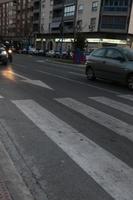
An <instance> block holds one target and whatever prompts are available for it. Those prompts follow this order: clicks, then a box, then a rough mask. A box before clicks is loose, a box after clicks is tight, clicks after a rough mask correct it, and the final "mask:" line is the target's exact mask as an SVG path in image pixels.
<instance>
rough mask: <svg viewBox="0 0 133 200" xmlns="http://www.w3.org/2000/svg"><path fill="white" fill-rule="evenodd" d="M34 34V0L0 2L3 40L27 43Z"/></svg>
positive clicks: (0, 24)
mask: <svg viewBox="0 0 133 200" xmlns="http://www.w3.org/2000/svg"><path fill="white" fill-rule="evenodd" d="M32 32H33V1H32V0H1V1H0V37H1V39H2V40H12V41H14V42H21V43H23V42H26V40H29V39H30V37H31V35H32Z"/></svg>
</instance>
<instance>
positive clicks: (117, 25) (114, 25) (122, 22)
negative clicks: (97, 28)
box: [101, 16, 127, 30]
mask: <svg viewBox="0 0 133 200" xmlns="http://www.w3.org/2000/svg"><path fill="white" fill-rule="evenodd" d="M126 24H127V17H126V16H103V17H102V23H101V28H103V29H124V30H125V29H126Z"/></svg>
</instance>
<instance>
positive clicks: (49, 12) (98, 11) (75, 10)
mask: <svg viewBox="0 0 133 200" xmlns="http://www.w3.org/2000/svg"><path fill="white" fill-rule="evenodd" d="M41 8H42V12H41V16H40V18H41V31H40V32H41V34H38V38H37V40H38V41H41V40H43V41H45V40H46V48H47V47H48V48H49V47H50V49H51V48H57V46H58V44H59V43H61V41H62V37H63V41H64V42H63V43H64V45H66V43H67V45H66V46H69V45H70V43H72V41H73V37H74V34H75V32H76V33H77V32H81V33H82V34H84V35H85V37H86V41H87V45H88V46H89V47H90V48H91V47H92V48H93V47H95V46H101V45H102V46H103V45H122V46H123V45H130V46H131V43H132V40H133V39H132V38H133V25H132V24H133V1H132V0H89V1H88V0H51V1H48V0H45V1H44V0H42V5H41ZM43 9H44V10H43ZM49 43H50V45H49Z"/></svg>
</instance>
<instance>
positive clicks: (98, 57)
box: [89, 48, 106, 77]
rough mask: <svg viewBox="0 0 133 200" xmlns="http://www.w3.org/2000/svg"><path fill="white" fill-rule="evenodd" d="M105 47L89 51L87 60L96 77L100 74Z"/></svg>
mask: <svg viewBox="0 0 133 200" xmlns="http://www.w3.org/2000/svg"><path fill="white" fill-rule="evenodd" d="M105 52H106V49H105V48H100V49H97V50H95V51H94V52H92V53H91V55H90V57H89V62H90V63H91V66H92V67H93V70H94V72H95V75H96V77H101V76H102V68H103V67H104V57H105Z"/></svg>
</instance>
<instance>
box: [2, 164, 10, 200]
mask: <svg viewBox="0 0 133 200" xmlns="http://www.w3.org/2000/svg"><path fill="white" fill-rule="evenodd" d="M0 200H13V199H12V198H11V196H10V194H9V191H8V188H7V186H6V180H5V179H4V176H3V173H2V170H1V167H0Z"/></svg>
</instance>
